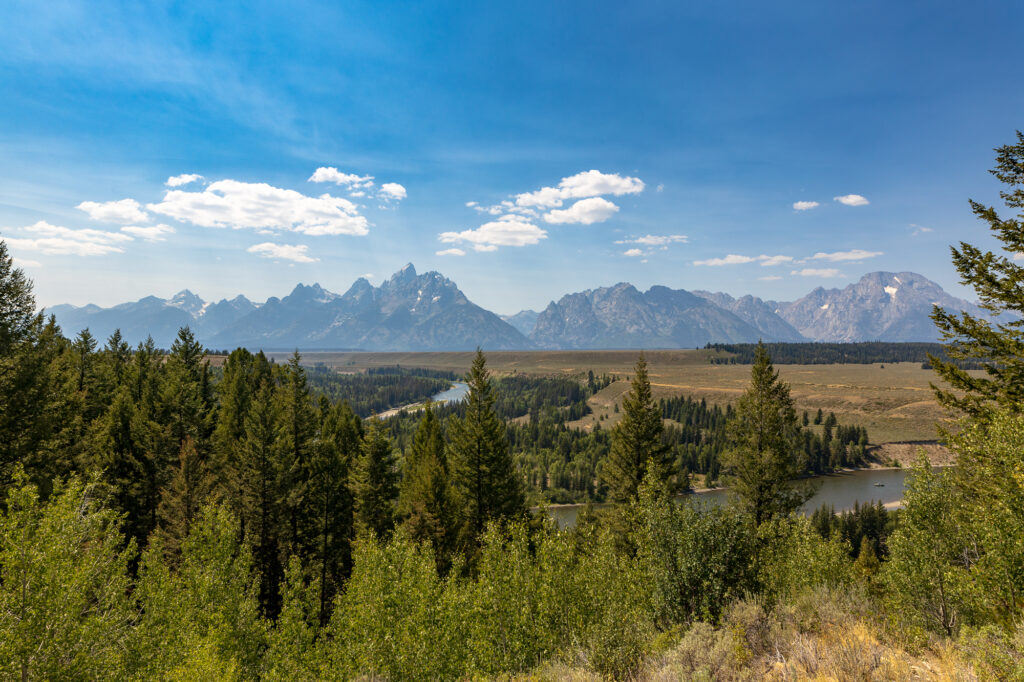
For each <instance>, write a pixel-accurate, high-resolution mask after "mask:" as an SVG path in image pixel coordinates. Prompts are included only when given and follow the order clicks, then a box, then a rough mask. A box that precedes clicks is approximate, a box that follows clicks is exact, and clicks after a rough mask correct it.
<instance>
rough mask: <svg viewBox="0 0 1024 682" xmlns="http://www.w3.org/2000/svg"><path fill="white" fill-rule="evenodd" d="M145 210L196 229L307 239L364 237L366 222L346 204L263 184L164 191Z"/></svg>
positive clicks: (225, 184) (236, 183)
mask: <svg viewBox="0 0 1024 682" xmlns="http://www.w3.org/2000/svg"><path fill="white" fill-rule="evenodd" d="M148 208H149V210H151V211H153V212H155V213H160V214H162V215H166V216H170V217H171V218H174V219H176V220H180V221H182V222H188V223H192V224H194V225H199V226H201V227H230V228H233V229H236V230H241V229H246V228H250V229H257V230H258V229H278V230H290V231H293V232H301V233H303V234H308V235H338V234H348V235H364V234H367V233H368V232H369V229H368V222H367V220H366V218H365V217H364V216H362V215H360V214H359V211H358V209H357V208H356V205H355V204H353V203H352V202H351V201H349V200H348V199H343V198H340V197H333V196H331V195H330V194H322V195H320V196H319V197H311V196H306V195H305V194H300V193H299V192H296V191H294V190H290V189H281V188H279V187H274V186H272V185H268V184H266V183H263V182H239V181H237V180H218V181H217V182H214V183H211V184H210V185H207V186H206V187H205V188H204V189H203V190H202V191H198V192H188V191H184V190H168V191H167V192H166V193H165V194H164V198H163V201H161V202H160V203H158V204H149V205H148Z"/></svg>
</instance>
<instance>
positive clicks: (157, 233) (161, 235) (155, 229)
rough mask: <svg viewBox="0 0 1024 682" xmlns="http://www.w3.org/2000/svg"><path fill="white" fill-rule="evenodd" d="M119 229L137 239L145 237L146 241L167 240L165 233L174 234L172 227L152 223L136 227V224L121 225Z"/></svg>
mask: <svg viewBox="0 0 1024 682" xmlns="http://www.w3.org/2000/svg"><path fill="white" fill-rule="evenodd" d="M121 231H122V232H124V233H126V234H130V235H131V236H133V237H138V238H139V239H145V240H146V241H147V242H162V241H167V235H169V234H174V228H173V227H171V226H170V225H164V224H163V223H161V224H159V225H153V226H152V227H138V226H137V225H129V226H126V227H122V228H121Z"/></svg>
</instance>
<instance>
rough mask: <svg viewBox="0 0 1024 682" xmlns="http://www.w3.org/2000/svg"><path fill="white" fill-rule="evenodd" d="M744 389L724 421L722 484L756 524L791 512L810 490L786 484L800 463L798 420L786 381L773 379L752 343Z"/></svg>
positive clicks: (765, 354) (767, 363) (765, 356)
mask: <svg viewBox="0 0 1024 682" xmlns="http://www.w3.org/2000/svg"><path fill="white" fill-rule="evenodd" d="M750 375H751V381H750V388H749V389H747V392H746V393H744V394H743V395H742V396H741V397H740V399H739V400H738V401H737V403H736V414H735V416H734V417H733V419H732V420H730V422H729V425H728V427H729V445H730V447H729V449H728V450H727V451H726V452H725V453H724V454H723V456H722V465H723V468H724V469H725V473H726V480H727V485H729V486H730V488H731V493H732V495H733V496H734V497H735V498H736V500H737V501H738V502H739V504H740V506H741V507H742V508H743V509H745V510H746V511H747V512H748V513H750V514H751V516H752V517H753V519H754V521H755V523H757V524H761V523H763V522H764V521H767V520H768V519H770V518H771V517H772V516H775V515H777V514H788V513H790V512H793V511H795V510H796V509H797V508H799V507H800V505H801V504H803V503H804V502H805V501H806V500H807V499H809V498H810V496H811V492H810V491H809V490H808V489H806V487H801V486H795V485H792V484H790V483H789V481H791V480H792V479H794V478H796V477H797V476H799V475H800V474H801V473H802V471H803V469H804V467H803V463H802V462H801V461H800V459H799V457H800V455H799V453H800V447H799V430H800V427H799V424H798V423H797V417H796V411H795V410H794V409H793V398H792V397H791V396H790V394H789V384H787V383H786V382H784V381H782V380H780V379H779V373H778V372H777V371H775V368H774V367H773V366H772V361H771V358H770V357H768V351H767V350H765V347H764V345H763V344H758V346H757V350H756V351H755V354H754V365H753V367H752V369H751V372H750Z"/></svg>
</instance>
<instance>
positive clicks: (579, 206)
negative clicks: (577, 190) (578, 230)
mask: <svg viewBox="0 0 1024 682" xmlns="http://www.w3.org/2000/svg"><path fill="white" fill-rule="evenodd" d="M618 211H619V207H618V206H616V205H615V204H613V203H612V202H610V201H608V200H607V199H602V198H601V197H591V198H590V199H580V200H579V201H577V202H576V203H575V204H573V205H572V206H570V207H569V208H567V209H564V210H554V211H551V212H549V213H546V214H544V221H545V222H548V223H552V224H555V225H573V224H580V225H592V224H594V223H603V222H604V221H606V220H608V219H609V218H611V217H612V216H613V215H615V214H616V213H617V212H618Z"/></svg>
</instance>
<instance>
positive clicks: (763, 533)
mask: <svg viewBox="0 0 1024 682" xmlns="http://www.w3.org/2000/svg"><path fill="white" fill-rule="evenodd" d="M865 539H866V538H865ZM757 546H758V552H757V570H758V574H759V582H760V594H761V595H762V596H763V597H764V598H765V599H766V600H767V601H768V602H769V603H775V602H780V601H781V602H784V601H789V600H792V599H793V598H795V597H796V596H797V595H798V594H801V593H803V592H806V591H808V590H810V589H812V588H819V587H820V588H826V589H831V590H839V589H845V588H847V587H849V585H850V583H851V582H852V580H853V573H852V572H851V564H850V559H849V554H850V546H849V544H848V543H847V542H846V541H844V540H842V539H841V538H839V537H838V536H832V537H829V538H822V537H821V535H820V534H818V533H817V532H816V531H815V529H814V526H813V525H812V524H811V522H810V521H809V520H808V519H807V518H806V517H803V516H788V517H776V518H774V519H772V520H770V521H769V522H767V523H763V524H761V525H760V526H759V527H758V529H757ZM872 556H873V555H872Z"/></svg>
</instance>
